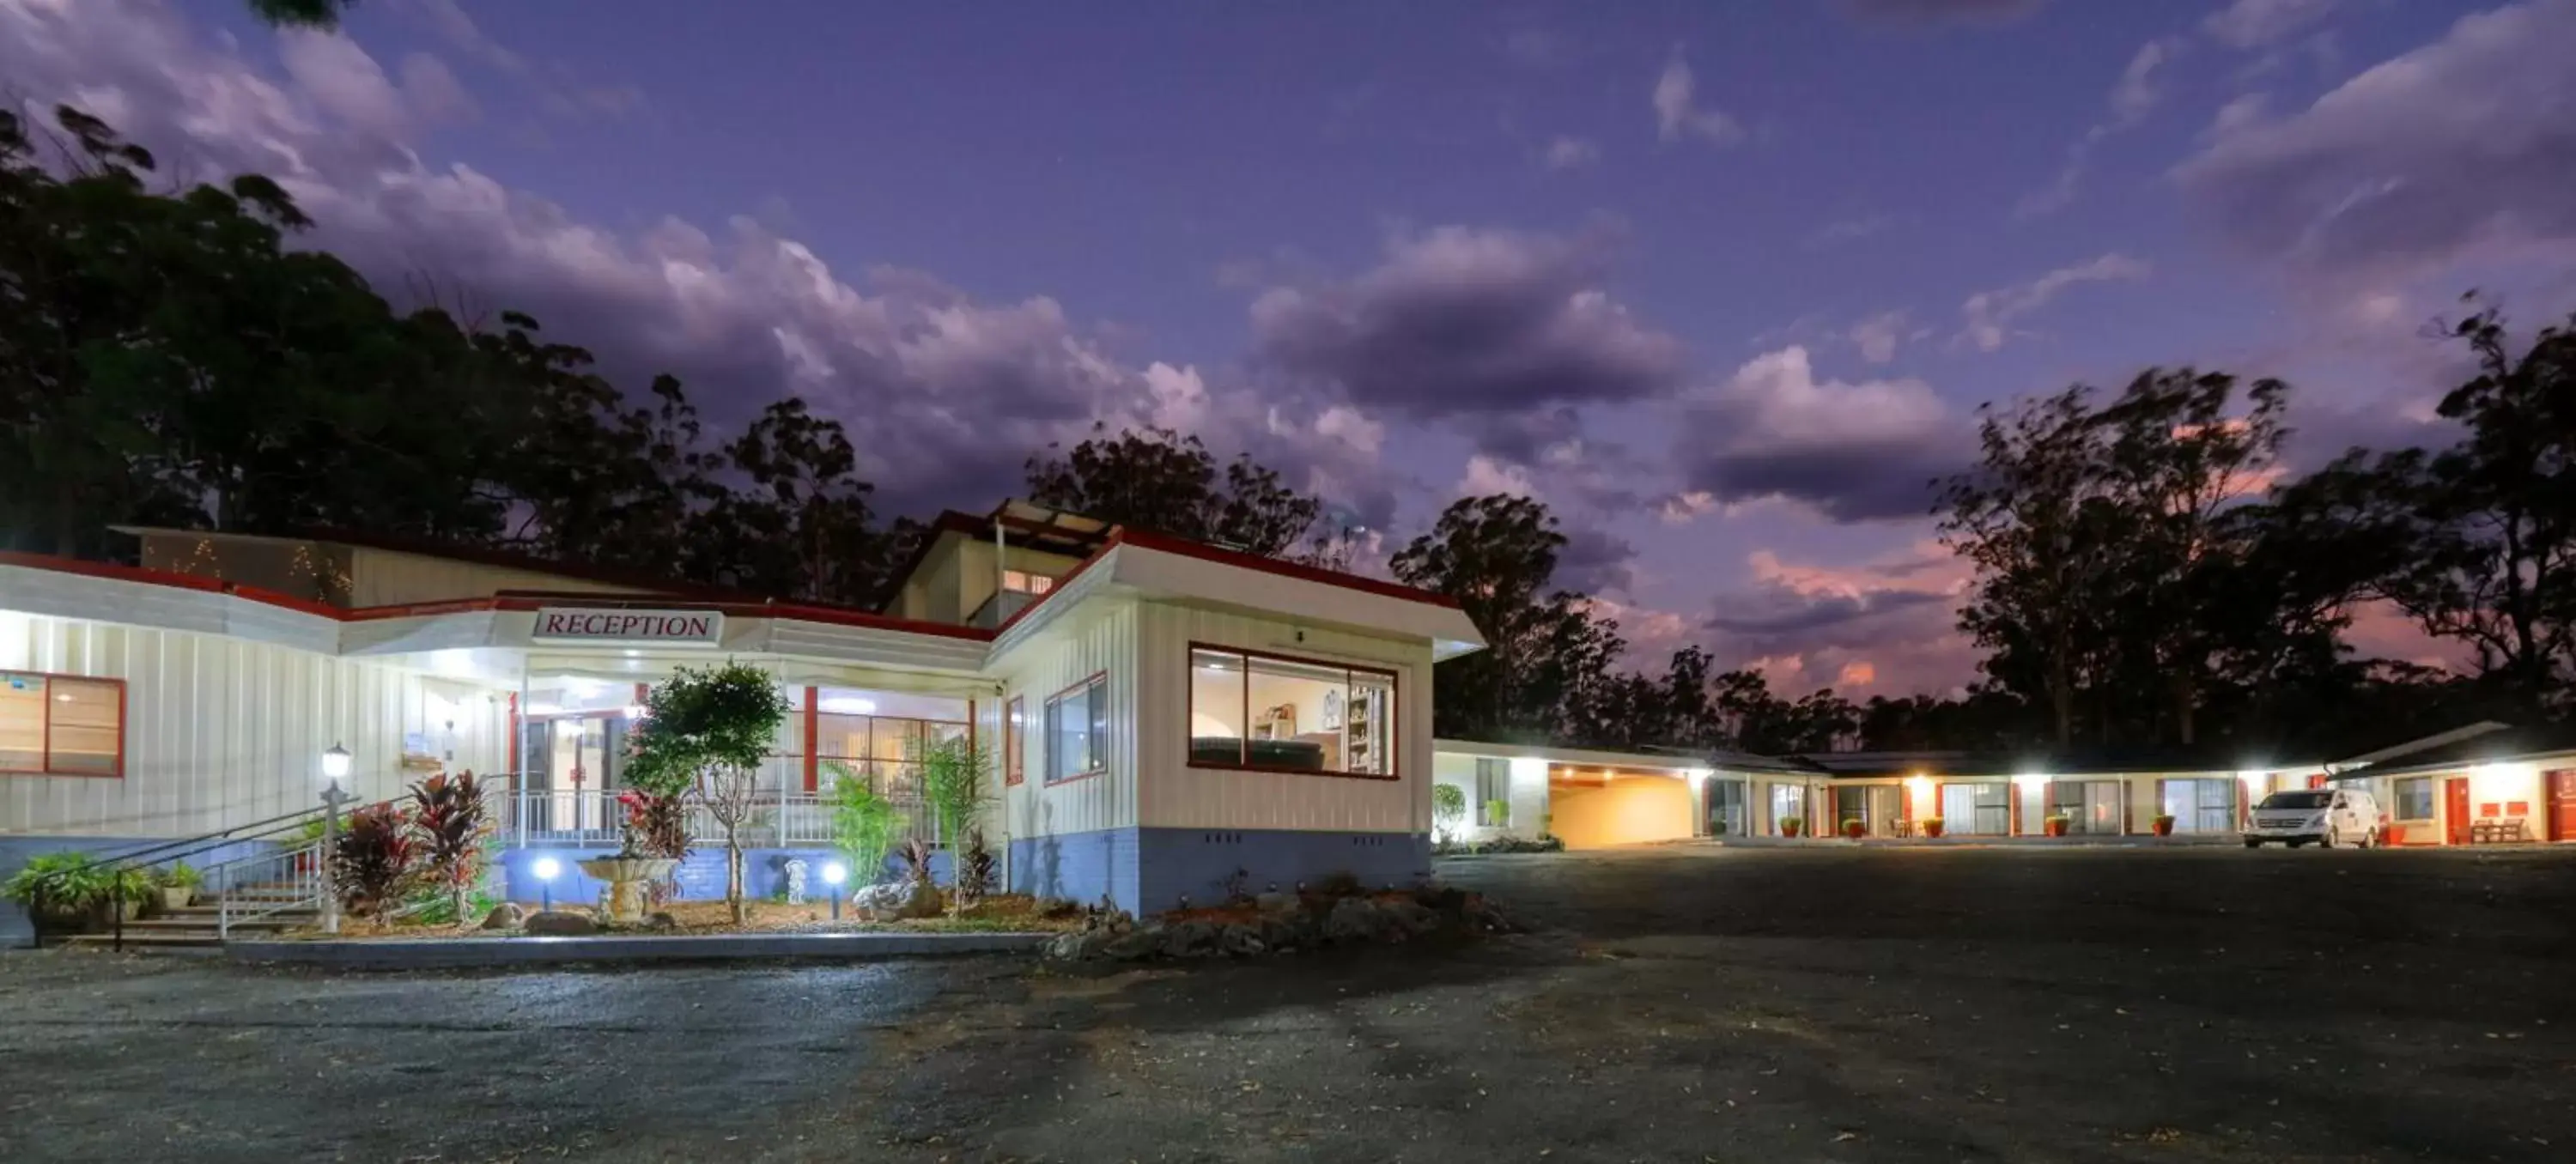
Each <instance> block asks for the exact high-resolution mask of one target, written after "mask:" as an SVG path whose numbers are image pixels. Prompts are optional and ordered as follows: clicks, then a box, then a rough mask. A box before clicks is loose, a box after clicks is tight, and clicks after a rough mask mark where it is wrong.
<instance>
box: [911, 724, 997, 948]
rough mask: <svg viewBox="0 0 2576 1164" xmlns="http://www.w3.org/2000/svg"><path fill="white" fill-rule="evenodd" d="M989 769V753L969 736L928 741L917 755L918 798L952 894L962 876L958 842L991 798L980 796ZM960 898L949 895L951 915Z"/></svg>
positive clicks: (990, 754) (956, 907) (991, 760)
mask: <svg viewBox="0 0 2576 1164" xmlns="http://www.w3.org/2000/svg"><path fill="white" fill-rule="evenodd" d="M992 767H993V750H992V749H991V748H988V747H985V746H984V744H983V742H982V741H980V740H977V739H974V738H972V737H969V736H950V737H948V738H946V739H938V740H932V741H931V742H930V746H929V747H927V748H925V749H923V751H922V753H921V796H922V799H924V800H926V801H929V802H930V811H931V817H932V821H931V823H932V827H933V828H934V829H935V830H936V831H937V833H938V835H939V843H940V844H942V845H945V846H947V848H948V876H949V882H950V885H949V888H951V889H952V890H962V889H963V888H964V886H963V884H962V882H960V881H959V880H958V878H959V877H960V876H961V875H962V874H963V873H964V867H963V864H962V862H960V861H959V860H958V854H959V853H960V852H961V851H962V848H963V846H961V845H960V844H959V843H958V842H959V841H960V840H962V839H963V838H964V837H965V836H966V831H967V830H968V829H971V828H973V827H974V826H975V818H976V817H977V816H978V815H980V814H981V813H982V812H983V810H984V806H985V805H987V804H990V803H992V797H990V796H987V795H985V793H984V789H985V787H986V785H985V780H984V777H985V773H987V772H989V771H991V770H992ZM964 896H965V894H964V893H963V892H952V893H951V894H949V897H948V907H949V909H950V910H951V911H952V912H954V911H956V910H959V909H962V908H963V906H961V905H960V904H959V903H958V899H959V898H961V897H964Z"/></svg>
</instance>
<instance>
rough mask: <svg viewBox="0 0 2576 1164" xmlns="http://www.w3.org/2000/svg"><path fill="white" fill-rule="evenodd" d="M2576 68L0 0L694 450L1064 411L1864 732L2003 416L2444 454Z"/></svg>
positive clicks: (2234, 10)
mask: <svg viewBox="0 0 2576 1164" xmlns="http://www.w3.org/2000/svg"><path fill="white" fill-rule="evenodd" d="M1612 17H1615V19H1611V18H1612ZM2571 57H2576V0H2524V2H2521V3H2512V4H2501V5H2499V4H2495V3H2492V2H2489V3H2449V2H2441V0H2402V2H2401V0H2232V2H2229V0H2207V2H2203V3H2183V2H2174V3H2153V4H2145V3H2139V4H2125V3H2124V4H2109V3H2089V2H2088V3H2076V2H2073V0H2056V2H2054V3H2051V2H2048V0H1770V2H1764V3H1752V2H1748V3H1740V4H1726V5H1711V4H1697V3H1668V4H1645V3H1635V4H1622V5H1615V6H1607V7H1604V6H1582V7H1576V6H1563V7H1559V6H1549V5H1522V6H1506V5H1497V4H1445V3H1429V2H1420V0H1417V2H1411V3H1405V4H1362V3H1323V4H1303V3H1301V4H1293V5H1291V4H1271V5H1254V4H1234V3H1229V4H1204V5H1183V4H1119V5H1111V4H1082V5H1074V4H1035V3H1027V4H1016V3H1015V4H981V5H855V4H846V3H837V2H831V3H826V2H808V3H787V2H784V0H777V2H770V3H762V4H757V5H715V4H708V3H703V2H700V0H660V2H655V0H625V2H622V3H619V4H616V5H613V6H611V5H603V4H599V3H572V2H569V0H564V2H547V0H522V2H517V3H509V4H501V3H490V2H476V0H363V2H362V3H360V4H359V6H358V7H357V9H356V11H355V12H354V14H353V15H352V16H351V18H350V19H349V21H348V23H347V26H346V27H345V28H344V29H343V33H342V35H340V36H323V35H318V34H312V33H288V34H284V35H280V34H276V33H273V32H270V31H269V30H267V29H265V28H263V27H261V26H258V25H257V24H256V23H254V22H253V21H251V20H250V19H249V18H248V16H247V15H246V14H245V12H244V6H243V4H242V3H241V2H240V0H185V2H178V0H0V78H5V79H6V81H7V83H8V84H9V85H10V86H11V87H12V88H13V89H14V90H15V92H16V94H17V95H18V96H19V97H21V98H22V99H24V100H25V101H26V102H27V103H28V104H29V105H30V106H33V107H36V108H49V107H50V106H51V105H52V104H53V103H54V102H56V101H61V100H69V101H73V102H75V103H77V104H80V105H83V106H84V107H86V108H88V109H89V110H90V111H91V112H93V113H96V114H99V115H101V116H104V117H106V118H108V119H109V120H110V121H111V122H112V123H114V124H116V125H118V126H119V127H121V128H123V129H125V130H126V131H128V132H129V133H130V134H131V135H133V136H135V137H136V138H138V139H139V140H141V141H143V142H144V143H145V144H147V145H149V146H151V147H152V148H153V149H154V150H155V151H156V152H158V153H159V154H160V155H161V157H162V158H163V159H164V160H165V162H170V163H173V164H174V165H173V168H176V169H179V170H180V171H181V172H182V173H184V174H185V175H186V176H188V177H191V178H206V177H213V176H217V175H220V174H223V173H226V172H230V171H233V170H238V169H243V168H254V169H258V170H261V171H263V172H266V173H269V174H271V175H272V176H275V177H277V178H279V179H280V180H281V181H284V182H285V183H286V184H287V185H288V186H289V188H290V189H292V190H293V191H295V193H296V194H297V195H298V196H299V197H301V198H302V199H303V200H304V202H305V205H306V208H307V209H308V211H310V212H311V213H312V214H313V215H314V216H315V217H316V218H317V219H319V220H320V221H321V223H322V226H321V228H320V230H319V231H318V232H317V234H316V238H317V241H319V242H320V243H322V244H323V245H327V246H330V247H332V248H334V249H335V250H338V251H340V252H341V253H343V254H345V255H347V256H349V257H350V258H351V259H352V260H353V261H355V262H357V263H359V264H360V266H361V267H362V268H363V269H365V270H367V271H368V272H369V274H370V275H371V276H372V277H374V278H375V279H376V280H377V282H378V286H379V287H381V288H384V289H386V290H387V291H388V292H389V293H396V294H399V293H401V290H402V288H404V287H405V286H410V287H414V288H418V287H434V288H435V289H436V291H437V293H438V294H440V295H441V296H442V297H443V298H444V299H446V300H447V301H449V302H451V303H458V302H461V303H463V304H464V305H466V306H467V307H468V308H469V309H470V310H480V311H484V312H487V313H488V312H491V311H497V310H498V309H500V308H502V307H513V308H519V309H524V310H527V311H530V312H532V313H534V314H535V315H537V316H538V317H539V318H540V319H542V320H543V321H545V322H546V324H547V325H548V327H549V330H550V331H551V332H552V333H553V334H555V335H556V336H557V337H558V338H561V339H564V340H567V341H570V342H577V343H581V344H585V345H587V346H590V347H592V348H593V349H595V350H597V351H598V352H599V353H600V354H601V356H602V357H603V360H604V361H605V362H606V363H607V364H608V366H609V367H610V369H611V370H612V371H613V372H616V373H618V374H620V375H622V376H626V377H631V380H630V381H629V382H631V383H633V384H635V385H638V386H640V385H641V383H642V377H643V376H644V375H646V374H649V372H651V371H656V370H663V369H668V370H671V371H674V372H676V373H678V374H679V375H681V376H682V377H683V378H684V379H686V380H687V381H688V382H689V384H690V386H691V388H692V390H693V392H694V394H695V395H697V396H698V398H699V399H700V401H701V405H702V407H704V408H706V409H707V410H708V411H709V412H710V413H711V414H712V415H714V416H715V417H716V418H718V419H719V420H729V419H735V418H740V417H743V416H747V415H748V414H750V413H751V412H752V411H754V410H755V409H756V408H757V407H758V406H759V404H760V403H761V402H762V401H764V400H765V399H767V398H769V397H772V396H775V395H779V394H782V393H787V392H796V393H801V394H803V395H805V396H807V397H808V398H809V399H812V400H814V401H815V402H816V403H817V404H818V406H820V407H821V408H822V409H823V410H824V411H826V412H827V413H830V414H832V415H836V416H839V417H841V418H842V419H843V420H844V421H846V422H847V423H848V424H849V425H850V426H851V428H852V430H853V433H854V435H855V437H856V439H857V440H858V443H859V446H860V450H861V453H862V456H863V457H864V458H866V464H867V468H868V471H869V474H870V476H871V477H872V479H873V480H875V481H876V482H877V483H878V485H879V490H880V494H881V497H882V500H883V501H884V502H885V503H886V507H887V508H888V509H890V510H893V511H898V512H916V513H921V512H926V511H928V510H930V509H932V508H936V507H939V506H954V507H959V508H969V509H975V508H983V507H986V506H989V505H990V504H991V503H992V502H993V501H995V500H997V499H998V498H999V497H1000V496H1002V495H1003V494H1005V493H1006V492H1008V491H1009V490H1010V489H1011V487H1012V486H1013V485H1015V484H1016V480H1017V477H1018V471H1019V467H1020V463H1021V461H1022V460H1023V459H1024V458H1025V457H1026V456H1027V455H1028V453H1029V452H1030V451H1031V450H1032V449H1034V448H1036V447H1039V446H1042V445H1044V444H1045V443H1046V442H1048V441H1050V440H1056V439H1068V440H1070V439H1076V438H1078V437H1079V435H1080V434H1081V433H1082V432H1083V431H1084V430H1086V429H1087V428H1088V427H1089V426H1090V424H1091V422H1092V421H1093V420H1094V419H1106V420H1108V421H1110V422H1111V423H1112V424H1113V425H1115V424H1123V423H1158V424H1164V425H1169V426H1173V427H1178V428H1182V429H1186V430H1192V431H1196V432H1198V433H1200V434H1201V435H1202V436H1203V437H1205V438H1206V439H1207V440H1208V442H1209V443H1210V444H1211V445H1212V446H1215V447H1216V448H1218V449H1219V450H1220V451H1223V452H1229V453H1230V452H1232V451H1235V450H1239V449H1249V450H1250V451H1252V452H1253V453H1254V454H1255V455H1256V456H1259V457H1260V458H1262V459H1263V460H1264V461H1265V462H1267V463H1269V464H1272V465H1273V466H1275V467H1278V468H1280V469H1282V470H1283V471H1285V472H1287V473H1288V474H1289V475H1290V477H1291V478H1292V479H1293V480H1294V482H1295V483H1296V484H1299V485H1301V486H1304V487H1307V488H1311V489H1314V490H1316V491H1319V492H1321V493H1322V494H1324V495H1325V496H1326V497H1327V498H1329V499H1330V500H1332V501H1333V502H1335V503H1336V504H1337V505H1340V506H1342V507H1344V508H1345V509H1346V511H1347V513H1348V514H1350V515H1352V516H1353V517H1354V519H1356V520H1360V521H1364V522H1365V523H1367V524H1368V525H1370V526H1371V527H1372V528H1374V529H1376V530H1378V531H1380V533H1381V536H1383V537H1384V538H1385V539H1386V542H1387V543H1388V544H1389V545H1392V544H1396V543H1400V542H1401V541H1402V540H1404V539H1406V538H1409V537H1411V536H1412V535H1413V534H1415V533H1417V532H1419V531H1420V530H1421V529H1422V528H1423V527H1424V526H1426V525H1427V524H1428V523H1429V521H1430V520H1431V519H1432V518H1433V517H1434V516H1436V514H1437V513H1438V511H1439V509H1440V507H1441V506H1442V505H1444V504H1446V503H1447V502H1448V501H1449V500H1451V499H1452V498H1454V497H1457V496H1459V495H1460V494H1461V493H1462V492H1484V491H1492V490H1494V489H1513V490H1523V491H1528V492H1531V493H1535V494H1536V495H1538V496H1540V497H1541V498H1543V499H1545V500H1546V501H1547V502H1548V503H1549V504H1550V505H1551V506H1553V507H1555V509H1556V510H1557V511H1558V512H1559V514H1560V515H1562V516H1563V518H1564V519H1565V522H1566V524H1567V527H1568V529H1569V531H1570V532H1571V533H1572V534H1573V536H1574V538H1575V546H1574V552H1573V553H1572V555H1571V561H1570V570H1569V574H1570V577H1569V578H1568V580H1569V581H1572V582H1574V583H1576V584H1579V585H1584V586H1589V587H1593V588H1596V589H1597V590H1598V592H1599V593H1600V594H1601V595H1602V597H1603V598H1604V600H1605V601H1606V602H1608V603H1610V604H1612V605H1613V606H1615V608H1617V609H1618V610H1619V611H1620V612H1621V617H1622V620H1623V622H1624V624H1625V627H1626V630H1627V632H1628V634H1629V636H1630V637H1631V639H1632V640H1634V641H1636V642H1638V643H1639V645H1640V648H1641V650H1643V651H1648V652H1657V653H1659V652H1661V651H1663V650H1667V649H1670V648H1671V647H1674V646H1678V645H1680V644H1682V643H1685V642H1698V643H1701V644H1704V645H1706V646H1709V647H1710V648H1712V649H1714V650H1715V651H1717V652H1718V654H1719V655H1720V656H1721V658H1722V659H1723V660H1724V661H1726V662H1728V663H1739V662H1747V661H1760V662H1761V663H1762V664H1763V665H1764V666H1766V667H1767V668H1769V669H1770V670H1771V672H1772V673H1773V675H1774V676H1775V678H1777V679H1778V680H1780V681H1781V682H1782V683H1784V684H1785V685H1787V686H1790V687H1793V688H1799V687H1808V686H1815V685H1819V684H1825V683H1837V684H1838V685H1839V686H1841V687H1842V688H1843V689H1844V690H1845V691H1846V692H1847V693H1849V694H1853V695H1856V696H1859V695H1868V694H1876V693H1891V694H1892V693H1903V692H1908V691H1915V690H1936V691H1937V690H1947V689H1949V688H1952V687H1955V686H1956V685H1957V684H1959V683H1961V682H1963V681H1965V680H1966V679H1968V678H1969V677H1970V667H1971V661H1972V658H1973V656H1972V653H1971V652H1970V651H1969V650H1968V649H1967V647H1966V645H1965V644H1963V643H1962V642H1960V641H1959V640H1958V638H1957V636H1956V635H1955V633H1954V632H1952V630H1951V629H1950V622H1951V613H1950V611H1951V607H1952V605H1953V599H1954V597H1955V594H1956V592H1957V588H1958V587H1959V586H1960V585H1961V583H1962V581H1963V575H1962V573H1961V571H1960V570H1958V569H1957V567H1956V566H1955V564H1953V563H1952V562H1951V561H1950V560H1949V559H1948V557H1947V555H1946V554H1945V553H1944V552H1943V551H1941V550H1940V549H1939V547H1938V546H1937V545H1935V544H1933V543H1932V542H1931V538H1932V529H1931V525H1930V522H1929V521H1928V519H1927V518H1925V517H1924V516H1923V510H1924V509H1925V508H1926V505H1927V498H1926V496H1925V494H1924V491H1923V489H1922V482H1923V481H1924V480H1925V479H1926V478H1927V477H1929V476H1931V475H1933V474H1936V473H1939V472H1942V471H1944V470H1945V469H1947V468H1950V467H1953V466H1955V465H1957V464H1959V463H1960V461H1961V459H1962V458H1963V457H1964V456H1965V455H1966V454H1967V450H1968V447H1969V443H1970V442H1969V429H1970V426H1971V424H1972V415H1971V414H1972V411H1973V409H1974V408H1975V406H1976V405H1977V404H1978V403H1979V402H1981V401H1987V400H2003V399H2010V398H2012V397H2015V396H2018V395H2023V394H2027V393H2032V392H2040V391H2052V390H2055V389H2057V388H2059V387H2063V386H2064V385H2065V384H2066V383H2068V382H2070V381H2073V380H2087V381H2091V382H2096V383H2103V384H2111V385H2116V384H2118V383H2120V382H2123V381H2125V380H2126V379H2127V378H2128V377H2129V376H2130V375H2132V374H2134V373H2135V372H2136V371H2137V370H2139V369H2140V368H2142V367H2144V366H2146V365H2149V364H2155V363H2164V364H2184V363H2193V364H2199V365H2201V366H2204V367H2209V366H2216V367H2224V368H2227V369H2230V370H2234V371H2238V372H2240V373H2244V374H2247V375H2281V376H2285V377H2287V378H2289V379H2291V381H2292V382H2293V383H2294V384H2295V385H2296V386H2297V388H2298V393H2297V396H2296V403H2295V405H2294V409H2295V422H2296V423H2297V424H2298V425H2299V427H2300V429H2301V434H2300V437H2299V440H2298V443H2297V445H2296V448H2295V451H2296V453H2297V459H2298V460H2299V461H2300V462H2301V463H2313V462H2314V461H2315V460H2316V459H2317V458H2318V457H2320V456H2321V455H2324V454H2327V453H2331V452H2332V451H2335V450H2338V449H2340V448H2341V447H2343V446H2345V445H2347V444H2350V443H2353V442H2356V441H2362V442H2370V443H2382V444H2384V443H2389V442H2394V441H2403V440H2420V439H2426V437H2427V436H2428V435H2429V434H2428V432H2427V431H2426V430H2425V426H2424V424H2423V421H2424V420H2425V418H2426V417H2428V416H2429V412H2430V403H2431V401H2432V400H2433V399H2434V398H2436V397H2438V395H2439V393H2440V390H2441V388H2442V387H2443V386H2445V384H2446V383H2448V382H2449V380H2450V379H2451V378H2454V376H2455V371H2456V366H2455V361H2454V353H2452V352H2450V351H2448V350H2447V349H2445V348H2443V347H2441V346H2439V345H2437V344H2434V343H2432V342H2431V341H2428V340H2427V339H2425V338H2424V336H2423V335H2422V330H2423V325H2424V323H2425V321H2427V320H2429V319H2431V318H2432V317H2434V316H2435V315H2437V314H2442V313H2445V312H2456V306H2455V300H2456V296H2457V295H2458V294H2459V293H2460V292H2461V291H2463V290H2466V289H2468V288H2471V287H2478V288H2483V289H2485V290H2487V291H2488V292H2490V293H2491V294H2493V295H2495V296H2497V297H2498V298H2500V299H2501V300H2502V302H2503V303H2504V304H2505V306H2506V307H2507V308H2508V309H2509V310H2510V311H2511V312H2512V313H2513V314H2514V315H2515V316H2516V317H2517V318H2518V319H2521V320H2525V321H2527V322H2530V323H2534V324H2536V323H2537V322H2539V321H2541V320H2543V319H2545V318H2548V317H2552V316H2555V315H2558V314H2562V313H2564V312H2565V311H2566V310H2567V309H2568V308H2569V307H2570V306H2571V305H2576V278H2571V274H2570V272H2571V271H2576V262H2571V261H2570V260H2571V258H2576V198H2571V197H2570V196H2569V193H2568V192H2569V191H2570V190H2571V189H2576V69H2570V68H2568V67H2567V64H2566V62H2567V61H2568V60H2569V59H2571ZM2365 629H2366V630H2367V631H2368V633H2367V634H2365V635H2363V636H2362V639H2363V641H2364V644H2365V645H2367V646H2386V647H2388V648H2389V649H2394V650H2398V651H2401V652H2403V651H2415V650H2419V649H2420V648H2416V647H2414V646H2411V645H2405V644H2402V643H2401V642H2400V639H2401V638H2402V636H2396V635H2393V634H2390V633H2388V631H2387V629H2386V628H2384V627H2382V626H2379V625H2376V624H2374V625H2372V626H2370V627H2367V628H2365Z"/></svg>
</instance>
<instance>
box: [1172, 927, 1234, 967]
mask: <svg viewBox="0 0 2576 1164" xmlns="http://www.w3.org/2000/svg"><path fill="white" fill-rule="evenodd" d="M1226 928H1227V927H1225V926H1224V925H1222V924H1220V923H1217V922H1212V921H1204V920H1196V919H1194V920H1191V921H1185V922H1180V923H1178V924H1175V925H1172V926H1169V927H1166V928H1165V929H1164V930H1163V942H1162V946H1163V953H1165V954H1166V955H1169V956H1171V957H1174V958H1205V957H1208V956H1210V955H1213V954H1216V953H1218V952H1219V951H1220V949H1221V948H1222V947H1221V945H1220V943H1221V942H1222V941H1223V939H1224V937H1225V930H1226Z"/></svg>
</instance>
